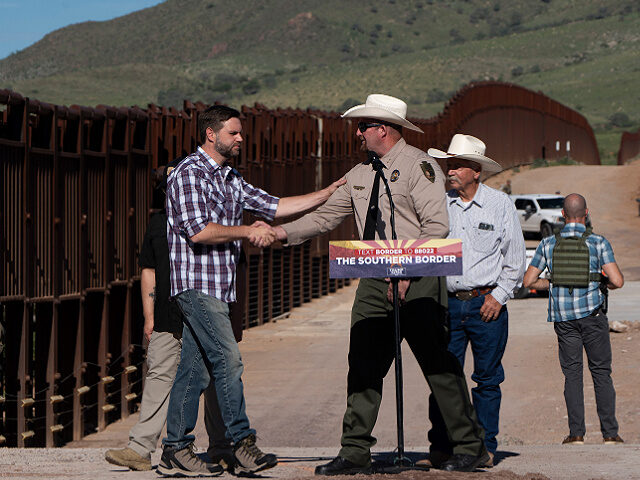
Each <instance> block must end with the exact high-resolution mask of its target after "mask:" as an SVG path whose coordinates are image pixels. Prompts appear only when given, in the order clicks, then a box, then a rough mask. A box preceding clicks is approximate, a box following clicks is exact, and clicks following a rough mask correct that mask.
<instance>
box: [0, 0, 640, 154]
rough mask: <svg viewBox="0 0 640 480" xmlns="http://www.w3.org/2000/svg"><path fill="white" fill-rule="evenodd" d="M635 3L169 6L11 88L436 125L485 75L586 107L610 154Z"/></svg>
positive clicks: (634, 47)
mask: <svg viewBox="0 0 640 480" xmlns="http://www.w3.org/2000/svg"><path fill="white" fill-rule="evenodd" d="M639 52H640V3H638V2H637V1H636V0H617V1H615V0H610V1H602V0H581V1H576V0H512V1H507V0H489V1H484V0H450V1H443V0H381V1H380V2H378V3H368V2H365V3H362V2H354V1H349V0H346V1H345V0H342V1H337V0H323V1H310V0H254V1H249V0H237V1H236V2H235V3H233V4H229V3H223V2H221V1H220V0H167V1H166V2H164V3H162V4H160V5H158V6H156V7H153V8H148V9H145V10H141V11H139V12H135V13H132V14H130V15H127V16H124V17H120V18H117V19H114V20H111V21H107V22H86V23H82V24H76V25H72V26H69V27H66V28H63V29H61V30H58V31H56V32H53V33H51V34H50V35H47V36H46V37H45V38H44V39H42V40H41V41H40V42H38V43H36V44H34V45H32V46H31V47H29V48H27V49H25V50H23V51H21V52H18V53H16V54H14V55H11V56H9V57H7V58H6V59H4V60H1V61H0V88H12V89H14V90H16V91H18V92H20V93H22V94H23V95H26V96H30V97H34V98H38V99H40V100H44V101H48V102H52V103H61V104H73V103H76V104H83V105H96V104H101V103H102V104H111V105H133V104H138V105H146V104H147V103H160V104H163V105H181V103H182V100H183V99H184V98H188V99H190V100H193V101H196V100H202V101H204V102H207V103H209V102H213V101H216V100H218V101H223V102H226V103H229V104H231V105H235V106H239V105H241V104H253V103H254V102H260V103H262V104H265V105H267V106H269V107H276V106H282V107H289V106H291V107H301V108H306V107H309V106H313V107H317V108H323V109H337V110H340V109H343V108H345V107H346V106H349V105H351V104H354V103H356V102H360V101H362V100H363V99H364V97H365V96H366V94H367V93H370V92H373V91H379V92H384V93H389V94H391V95H397V96H400V97H402V98H404V99H406V100H407V102H408V103H409V104H410V114H411V115H413V116H422V117H429V116H432V115H434V114H436V113H437V112H439V111H441V110H442V107H443V104H444V102H445V101H446V100H447V99H448V98H449V96H450V95H451V94H452V93H453V92H454V91H456V90H457V89H458V88H460V87H461V86H462V85H464V84H466V83H468V82H470V81H472V80H484V79H499V80H503V81H508V82H513V83H517V84H519V85H523V86H525V87H527V88H531V89H533V90H540V91H542V92H543V93H545V94H546V95H549V96H550V97H552V98H554V99H556V100H558V101H560V102H562V103H564V104H566V105H568V106H569V107H572V108H575V109H577V110H579V111H580V112H581V113H583V114H584V115H585V116H586V117H587V119H588V120H589V121H590V122H591V124H592V125H593V126H594V129H595V130H596V134H597V137H598V142H599V145H600V149H601V153H602V155H603V160H607V161H611V160H612V158H613V155H614V154H615V152H616V151H617V148H618V143H619V138H620V131H621V130H624V129H634V128H638V127H639V126H640V114H639V113H638V112H639V111H640V91H639V90H638V85H639V84H640V56H639Z"/></svg>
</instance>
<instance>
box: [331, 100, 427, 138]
mask: <svg viewBox="0 0 640 480" xmlns="http://www.w3.org/2000/svg"><path fill="white" fill-rule="evenodd" d="M349 117H360V118H375V119H376V120H383V121H386V122H391V123H395V124H397V125H400V126H401V127H407V128H408V129H409V130H414V131H416V132H420V133H424V132H423V131H422V130H421V129H420V128H419V127H416V126H415V125H414V124H413V123H411V122H410V121H409V120H407V119H405V118H402V117H401V116H399V115H396V114H395V113H393V112H390V111H389V110H385V109H384V108H378V107H367V106H366V105H364V104H363V105H356V106H355V107H351V108H350V109H349V110H347V111H346V112H344V113H343V114H342V118H349Z"/></svg>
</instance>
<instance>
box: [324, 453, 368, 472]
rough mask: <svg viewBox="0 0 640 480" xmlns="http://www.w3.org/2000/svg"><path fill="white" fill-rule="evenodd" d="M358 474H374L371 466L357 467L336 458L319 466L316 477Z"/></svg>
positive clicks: (340, 458)
mask: <svg viewBox="0 0 640 480" xmlns="http://www.w3.org/2000/svg"><path fill="white" fill-rule="evenodd" d="M357 473H364V474H370V473H372V470H371V465H356V464H355V463H353V462H350V461H349V460H347V459H345V458H342V457H336V458H334V459H333V460H331V461H330V462H329V463H325V464H324V465H318V466H317V467H316V471H315V474H316V475H355V474H357Z"/></svg>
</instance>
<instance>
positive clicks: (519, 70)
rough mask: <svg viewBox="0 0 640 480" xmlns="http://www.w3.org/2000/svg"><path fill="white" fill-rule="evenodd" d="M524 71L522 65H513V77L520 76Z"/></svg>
mask: <svg viewBox="0 0 640 480" xmlns="http://www.w3.org/2000/svg"><path fill="white" fill-rule="evenodd" d="M523 73H524V68H522V67H521V66H520V65H518V66H517V67H513V68H512V69H511V76H512V77H519V76H520V75H522V74H523Z"/></svg>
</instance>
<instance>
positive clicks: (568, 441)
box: [562, 435, 584, 445]
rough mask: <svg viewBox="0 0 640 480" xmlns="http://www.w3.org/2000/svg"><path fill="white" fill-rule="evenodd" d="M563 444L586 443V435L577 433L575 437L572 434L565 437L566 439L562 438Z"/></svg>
mask: <svg viewBox="0 0 640 480" xmlns="http://www.w3.org/2000/svg"><path fill="white" fill-rule="evenodd" d="M562 444H563V445H584V437H583V436H582V435H576V436H575V437H572V436H571V435H569V436H567V437H565V439H564V440H562Z"/></svg>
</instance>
